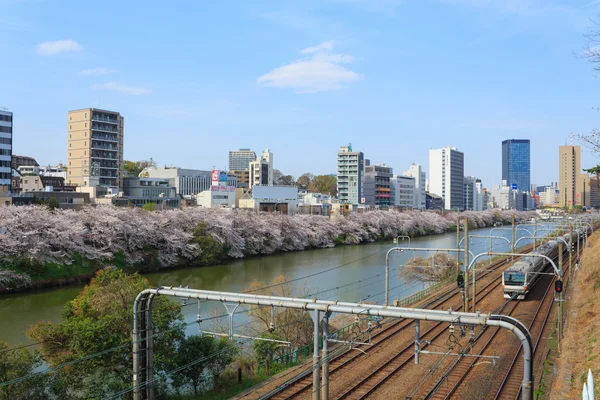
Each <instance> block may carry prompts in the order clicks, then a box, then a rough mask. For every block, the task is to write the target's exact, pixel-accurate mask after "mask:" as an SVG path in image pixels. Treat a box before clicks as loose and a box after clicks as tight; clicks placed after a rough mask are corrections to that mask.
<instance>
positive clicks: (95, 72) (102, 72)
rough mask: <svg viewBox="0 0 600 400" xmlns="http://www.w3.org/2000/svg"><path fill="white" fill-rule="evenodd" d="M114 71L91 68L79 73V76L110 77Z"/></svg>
mask: <svg viewBox="0 0 600 400" xmlns="http://www.w3.org/2000/svg"><path fill="white" fill-rule="evenodd" d="M112 72H113V71H112V70H110V69H108V68H104V67H101V68H90V69H82V70H81V71H79V75H83V76H89V75H95V76H98V75H108V74H110V73H112Z"/></svg>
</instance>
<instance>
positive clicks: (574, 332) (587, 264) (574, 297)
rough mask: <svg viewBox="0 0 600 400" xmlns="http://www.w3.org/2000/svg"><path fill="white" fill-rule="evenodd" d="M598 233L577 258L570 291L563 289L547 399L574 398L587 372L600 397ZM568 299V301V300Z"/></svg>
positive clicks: (599, 262) (599, 245)
mask: <svg viewBox="0 0 600 400" xmlns="http://www.w3.org/2000/svg"><path fill="white" fill-rule="evenodd" d="M599 235H600V234H599V233H595V234H594V235H593V236H592V237H591V239H590V247H586V248H585V250H584V251H583V256H582V257H581V270H580V271H578V272H576V274H575V281H574V284H573V286H572V288H567V291H566V292H565V293H566V295H567V302H566V306H565V312H566V316H567V321H566V324H565V335H564V339H563V341H562V352H561V353H560V356H558V358H557V360H556V361H557V362H556V368H555V371H557V374H556V377H555V378H554V382H553V385H552V390H551V391H550V392H549V393H548V396H547V397H548V398H549V399H577V398H580V396H581V390H582V388H583V383H584V382H586V381H587V374H588V369H591V370H592V373H593V375H594V379H595V381H596V386H595V392H596V393H595V396H596V397H595V398H598V396H599V395H600V385H599V384H598V382H600V380H599V379H600V236H599ZM569 297H570V299H569Z"/></svg>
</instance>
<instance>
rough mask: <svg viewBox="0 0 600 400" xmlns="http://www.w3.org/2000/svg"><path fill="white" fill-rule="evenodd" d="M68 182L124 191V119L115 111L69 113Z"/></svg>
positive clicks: (85, 109) (82, 110) (86, 109)
mask: <svg viewBox="0 0 600 400" xmlns="http://www.w3.org/2000/svg"><path fill="white" fill-rule="evenodd" d="M68 117H69V121H68V128H69V129H68V134H69V138H68V148H67V151H68V157H67V167H68V176H67V178H68V182H69V184H70V185H76V186H88V187H94V186H95V187H98V188H99V195H101V194H102V193H103V192H106V191H107V189H109V188H111V189H113V190H115V189H116V190H121V189H122V188H123V134H124V132H123V130H124V122H125V121H124V118H123V116H122V115H121V114H119V113H118V112H114V111H107V110H100V109H97V108H84V109H81V110H73V111H69V115H68Z"/></svg>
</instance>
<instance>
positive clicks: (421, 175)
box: [403, 163, 427, 210]
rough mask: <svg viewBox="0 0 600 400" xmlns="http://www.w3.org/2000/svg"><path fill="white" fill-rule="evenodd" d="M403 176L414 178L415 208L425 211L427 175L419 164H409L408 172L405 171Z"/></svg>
mask: <svg viewBox="0 0 600 400" xmlns="http://www.w3.org/2000/svg"><path fill="white" fill-rule="evenodd" d="M403 175H404V176H410V177H413V178H415V208H418V209H421V210H424V209H425V203H426V201H425V193H426V187H425V186H426V181H427V175H425V171H423V168H422V167H421V166H420V165H419V164H414V163H413V164H411V166H410V168H409V169H408V171H405V172H404V174H403Z"/></svg>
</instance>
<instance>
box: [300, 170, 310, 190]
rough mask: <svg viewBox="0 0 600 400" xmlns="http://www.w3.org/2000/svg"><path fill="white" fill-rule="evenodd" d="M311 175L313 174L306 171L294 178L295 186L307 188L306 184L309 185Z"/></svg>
mask: <svg viewBox="0 0 600 400" xmlns="http://www.w3.org/2000/svg"><path fill="white" fill-rule="evenodd" d="M313 177H314V175H313V174H311V173H308V172H307V173H305V174H302V175H300V177H299V178H298V179H297V180H296V186H298V189H303V190H306V189H308V186H309V185H310V182H311V181H312V179H313Z"/></svg>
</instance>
